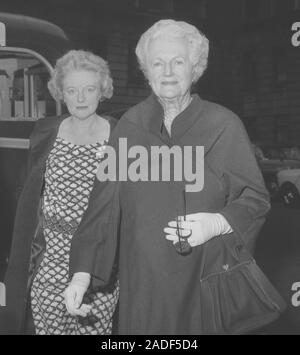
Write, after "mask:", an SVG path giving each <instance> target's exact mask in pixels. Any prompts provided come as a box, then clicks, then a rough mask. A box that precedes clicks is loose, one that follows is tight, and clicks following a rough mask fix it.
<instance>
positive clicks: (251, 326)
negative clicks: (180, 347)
mask: <svg viewBox="0 0 300 355" xmlns="http://www.w3.org/2000/svg"><path fill="white" fill-rule="evenodd" d="M202 252H203V257H204V262H203V263H202V265H201V268H200V304H201V317H202V327H203V328H202V330H203V332H204V334H243V333H248V332H252V331H254V330H255V329H258V328H260V327H263V326H265V325H267V324H269V323H271V322H272V321H274V320H275V319H276V318H278V317H279V316H280V314H281V313H282V312H283V311H284V310H285V308H286V304H285V301H284V300H283V298H282V297H281V296H280V294H279V293H278V292H277V290H276V289H275V288H274V286H273V285H272V284H271V282H270V281H269V280H268V278H267V277H266V275H265V274H264V273H263V271H262V270H261V269H260V268H259V266H258V265H257V264H256V262H255V260H254V258H253V257H252V256H251V254H250V253H249V252H248V250H247V249H246V247H245V244H244V243H243V242H242V241H241V240H240V238H239V237H237V236H236V235H235V233H231V234H229V235H224V236H219V237H216V238H213V239H211V240H210V241H209V242H207V243H206V244H204V245H203V251H202Z"/></svg>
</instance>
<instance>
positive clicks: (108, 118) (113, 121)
mask: <svg viewBox="0 0 300 355" xmlns="http://www.w3.org/2000/svg"><path fill="white" fill-rule="evenodd" d="M101 117H102V118H104V119H105V120H106V121H107V122H108V123H109V125H110V128H111V130H113V129H114V128H115V127H116V125H117V124H118V122H119V121H118V120H117V119H116V118H114V117H112V116H108V115H101Z"/></svg>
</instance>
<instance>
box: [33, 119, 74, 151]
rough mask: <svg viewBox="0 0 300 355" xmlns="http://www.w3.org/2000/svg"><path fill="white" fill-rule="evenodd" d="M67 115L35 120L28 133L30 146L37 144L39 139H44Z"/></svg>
mask: <svg viewBox="0 0 300 355" xmlns="http://www.w3.org/2000/svg"><path fill="white" fill-rule="evenodd" d="M67 116H68V115H62V116H52V117H47V118H40V119H39V120H37V121H36V123H35V126H34V128H33V131H32V133H31V135H30V145H31V146H32V147H33V146H35V145H37V144H38V143H39V142H40V141H42V140H44V139H46V137H48V136H49V134H51V133H52V132H55V131H57V130H58V128H59V126H60V124H61V123H62V121H63V120H64V119H65V118H66V117H67Z"/></svg>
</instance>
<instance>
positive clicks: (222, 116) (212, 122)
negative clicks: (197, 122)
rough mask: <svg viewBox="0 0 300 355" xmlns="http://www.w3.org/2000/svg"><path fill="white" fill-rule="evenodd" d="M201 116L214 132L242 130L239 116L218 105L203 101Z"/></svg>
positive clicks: (242, 126)
mask: <svg viewBox="0 0 300 355" xmlns="http://www.w3.org/2000/svg"><path fill="white" fill-rule="evenodd" d="M203 114H204V116H205V121H206V124H207V125H208V126H209V127H211V128H212V129H215V130H216V131H219V130H221V131H223V130H225V131H232V132H236V131H241V130H242V131H243V130H244V125H243V122H242V120H241V119H240V118H239V116H238V115H237V114H236V113H234V112H233V111H231V110H230V109H228V108H226V107H224V106H222V105H220V104H217V103H214V102H211V101H206V100H203Z"/></svg>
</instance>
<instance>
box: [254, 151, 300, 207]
mask: <svg viewBox="0 0 300 355" xmlns="http://www.w3.org/2000/svg"><path fill="white" fill-rule="evenodd" d="M253 149H254V152H255V156H256V159H257V161H258V164H259V166H260V168H261V171H262V174H263V176H264V179H265V183H266V186H267V188H268V190H269V192H270V195H271V198H272V199H273V200H274V201H279V202H282V203H284V204H286V205H287V206H289V207H300V149H299V148H298V147H264V148H262V147H260V146H258V145H256V144H253Z"/></svg>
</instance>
